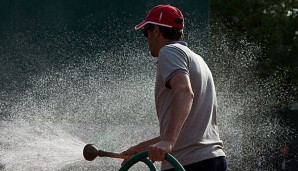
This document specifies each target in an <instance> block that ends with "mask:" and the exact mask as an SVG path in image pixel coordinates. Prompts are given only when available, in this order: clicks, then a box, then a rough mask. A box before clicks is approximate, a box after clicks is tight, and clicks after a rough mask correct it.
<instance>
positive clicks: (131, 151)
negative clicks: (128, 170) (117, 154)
mask: <svg viewBox="0 0 298 171" xmlns="http://www.w3.org/2000/svg"><path fill="white" fill-rule="evenodd" d="M139 152H140V148H139V146H138V145H136V146H132V147H130V148H129V149H127V150H126V151H123V152H122V153H121V154H123V155H129V156H130V157H131V156H133V155H135V154H138V153H139ZM127 160H128V159H125V160H124V161H123V162H122V163H121V166H123V165H124V164H125V163H126V162H127Z"/></svg>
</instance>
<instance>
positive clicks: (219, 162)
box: [164, 157, 227, 171]
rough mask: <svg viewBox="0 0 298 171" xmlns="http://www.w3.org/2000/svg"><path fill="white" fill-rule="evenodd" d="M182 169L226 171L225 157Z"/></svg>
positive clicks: (188, 170)
mask: <svg viewBox="0 0 298 171" xmlns="http://www.w3.org/2000/svg"><path fill="white" fill-rule="evenodd" d="M183 167H184V169H185V171H226V170H227V162H226V158H225V157H216V158H212V159H208V160H203V161H199V162H197V163H193V164H190V165H186V166H183ZM164 171H175V169H168V170H164Z"/></svg>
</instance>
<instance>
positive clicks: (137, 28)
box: [135, 21, 147, 30]
mask: <svg viewBox="0 0 298 171" xmlns="http://www.w3.org/2000/svg"><path fill="white" fill-rule="evenodd" d="M146 24H147V22H146V21H142V22H141V23H140V24H138V25H136V26H135V29H136V30H139V29H140V28H142V27H144V26H145V25H146Z"/></svg>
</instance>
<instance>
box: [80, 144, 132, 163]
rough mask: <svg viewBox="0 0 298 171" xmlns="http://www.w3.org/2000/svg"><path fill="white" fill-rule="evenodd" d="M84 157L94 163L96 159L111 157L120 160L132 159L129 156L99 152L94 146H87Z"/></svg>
mask: <svg viewBox="0 0 298 171" xmlns="http://www.w3.org/2000/svg"><path fill="white" fill-rule="evenodd" d="M83 156H84V158H85V159H86V160H88V161H92V160H94V159H95V158H96V157H111V158H119V159H128V158H129V157H130V156H129V155H122V154H118V153H112V152H106V151H103V150H98V149H97V148H96V147H95V146H94V145H93V144H87V145H85V147H84V150H83Z"/></svg>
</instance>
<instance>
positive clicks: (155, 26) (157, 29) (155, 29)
mask: <svg viewBox="0 0 298 171" xmlns="http://www.w3.org/2000/svg"><path fill="white" fill-rule="evenodd" d="M154 32H155V34H156V35H157V36H158V37H159V36H160V35H161V34H160V31H159V26H158V25H154Z"/></svg>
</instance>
